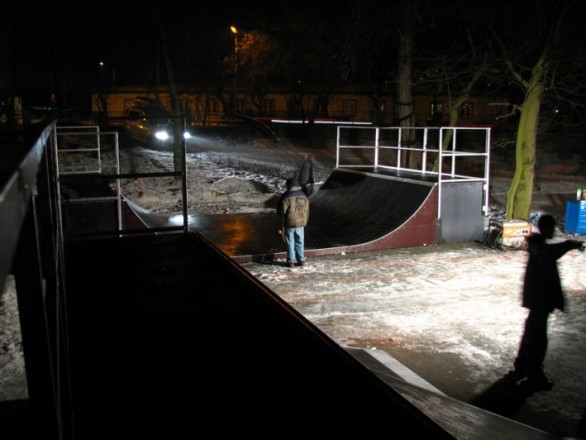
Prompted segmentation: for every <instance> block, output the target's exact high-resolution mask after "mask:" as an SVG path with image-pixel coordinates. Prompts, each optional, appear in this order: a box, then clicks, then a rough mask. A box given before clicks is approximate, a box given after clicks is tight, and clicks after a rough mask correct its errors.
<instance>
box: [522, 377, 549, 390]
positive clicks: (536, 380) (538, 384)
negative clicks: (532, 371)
mask: <svg viewBox="0 0 586 440" xmlns="http://www.w3.org/2000/svg"><path fill="white" fill-rule="evenodd" d="M525 382H526V385H527V386H528V387H529V388H531V389H532V390H534V391H550V390H551V389H552V388H553V382H551V381H550V380H549V379H548V378H547V376H546V375H545V374H543V373H541V374H537V375H532V376H529V377H528V378H527V380H526V381H525Z"/></svg>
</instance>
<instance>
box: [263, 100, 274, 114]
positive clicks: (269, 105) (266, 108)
mask: <svg viewBox="0 0 586 440" xmlns="http://www.w3.org/2000/svg"><path fill="white" fill-rule="evenodd" d="M260 108H261V110H262V112H263V113H264V114H265V115H272V114H274V113H275V100H274V99H263V100H262V101H261V103H260Z"/></svg>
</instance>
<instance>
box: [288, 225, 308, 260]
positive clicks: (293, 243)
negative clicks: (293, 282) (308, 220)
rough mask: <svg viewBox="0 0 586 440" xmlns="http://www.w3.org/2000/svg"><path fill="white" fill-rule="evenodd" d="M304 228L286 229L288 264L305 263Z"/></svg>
mask: <svg viewBox="0 0 586 440" xmlns="http://www.w3.org/2000/svg"><path fill="white" fill-rule="evenodd" d="M304 235H305V234H304V228H303V227H300V228H286V229H285V243H286V244H287V262H288V263H289V262H293V261H297V262H300V261H305V254H304V247H305V243H304V240H305V238H304Z"/></svg>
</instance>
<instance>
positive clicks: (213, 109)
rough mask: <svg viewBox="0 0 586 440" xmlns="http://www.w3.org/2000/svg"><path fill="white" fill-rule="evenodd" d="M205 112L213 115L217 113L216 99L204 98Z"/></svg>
mask: <svg viewBox="0 0 586 440" xmlns="http://www.w3.org/2000/svg"><path fill="white" fill-rule="evenodd" d="M206 113H208V114H210V115H215V114H217V113H218V101H217V100H215V99H206Z"/></svg>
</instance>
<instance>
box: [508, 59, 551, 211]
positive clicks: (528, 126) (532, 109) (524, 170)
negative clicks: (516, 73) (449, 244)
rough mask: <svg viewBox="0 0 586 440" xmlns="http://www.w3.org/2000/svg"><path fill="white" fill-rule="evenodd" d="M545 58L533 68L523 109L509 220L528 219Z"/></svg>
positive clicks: (509, 201)
mask: <svg viewBox="0 0 586 440" xmlns="http://www.w3.org/2000/svg"><path fill="white" fill-rule="evenodd" d="M544 60H545V56H544V55H542V56H541V57H540V59H539V60H538V62H537V63H536V64H535V66H534V67H533V70H532V72H531V78H530V79H529V83H528V84H527V90H526V94H525V99H524V101H523V103H522V104H521V106H520V109H521V118H520V120H519V127H518V129H517V140H516V143H515V174H514V175H513V181H512V182H511V187H510V188H509V191H508V193H507V206H506V219H507V220H511V219H524V220H527V219H529V214H530V210H531V201H532V197H533V180H534V176H535V157H536V156H535V149H536V139H537V126H538V122H539V111H540V109H541V103H542V100H543V92H544V90H545V84H544V82H543V81H544V80H543V79H544V77H545V71H546V65H545V61H544Z"/></svg>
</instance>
